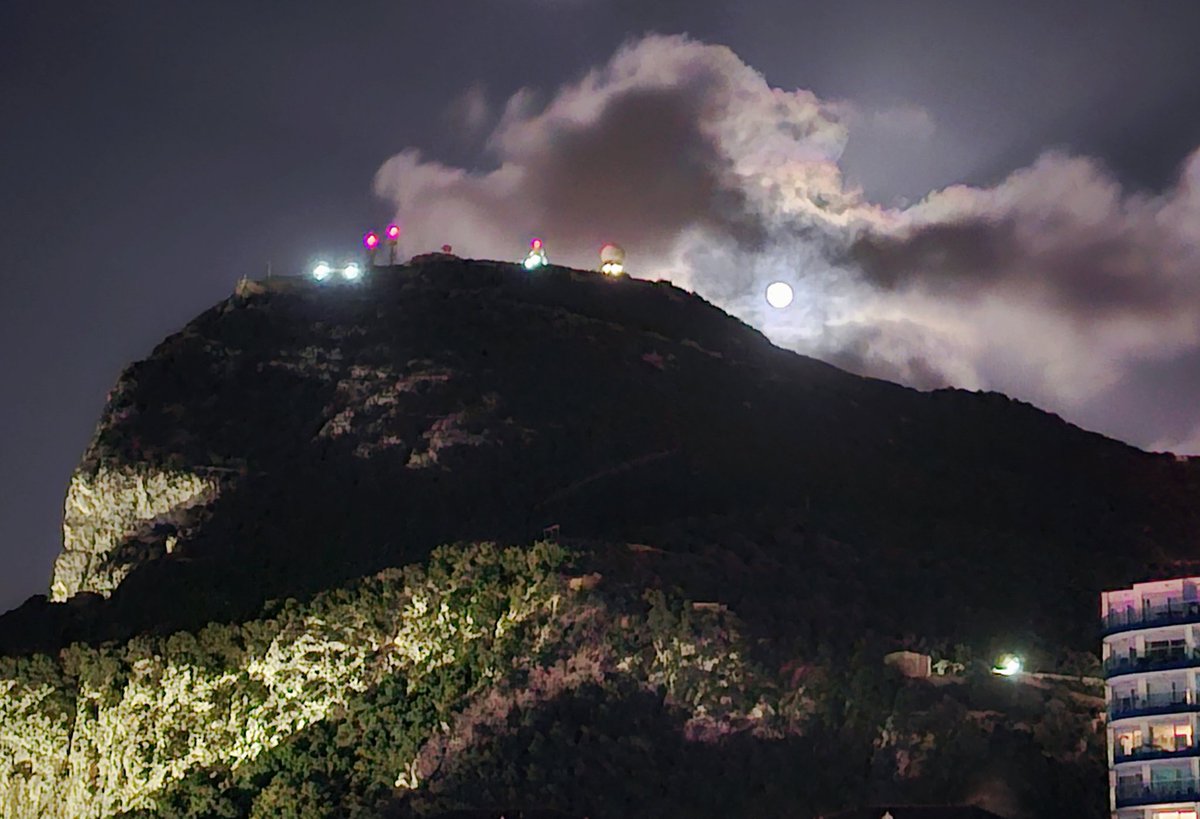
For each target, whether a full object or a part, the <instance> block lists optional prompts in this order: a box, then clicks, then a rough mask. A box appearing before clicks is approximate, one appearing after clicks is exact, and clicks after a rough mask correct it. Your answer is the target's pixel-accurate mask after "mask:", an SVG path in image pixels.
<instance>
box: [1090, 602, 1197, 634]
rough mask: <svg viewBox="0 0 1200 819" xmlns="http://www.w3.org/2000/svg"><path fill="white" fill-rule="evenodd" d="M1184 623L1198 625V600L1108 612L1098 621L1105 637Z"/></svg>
mask: <svg viewBox="0 0 1200 819" xmlns="http://www.w3.org/2000/svg"><path fill="white" fill-rule="evenodd" d="M1185 623H1200V600H1169V601H1167V604H1166V605H1163V606H1153V607H1150V608H1143V609H1141V610H1138V609H1125V610H1123V611H1110V612H1109V613H1108V616H1107V617H1103V618H1101V619H1100V628H1101V631H1102V633H1103V634H1104V636H1105V637H1107V636H1108V635H1110V634H1118V633H1120V632H1122V631H1136V630H1138V629H1142V628H1154V627H1156V626H1174V625H1182V624H1185Z"/></svg>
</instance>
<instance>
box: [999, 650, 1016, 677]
mask: <svg viewBox="0 0 1200 819" xmlns="http://www.w3.org/2000/svg"><path fill="white" fill-rule="evenodd" d="M992 673H993V674H998V675H1000V676H1001V677H1013V676H1016V675H1017V674H1020V673H1021V658H1020V657H1018V656H1016V655H1015V654H1006V655H1004V656H1003V657H1001V658H1000V662H998V663H996V665H995V667H994V668H993V669H992Z"/></svg>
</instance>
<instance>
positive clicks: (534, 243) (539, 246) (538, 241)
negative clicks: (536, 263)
mask: <svg viewBox="0 0 1200 819" xmlns="http://www.w3.org/2000/svg"><path fill="white" fill-rule="evenodd" d="M529 246H530V247H532V248H533V249H534V250H541V249H542V240H541V239H534V240H533V241H532V242H530V243H529Z"/></svg>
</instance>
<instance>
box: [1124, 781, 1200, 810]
mask: <svg viewBox="0 0 1200 819" xmlns="http://www.w3.org/2000/svg"><path fill="white" fill-rule="evenodd" d="M1196 801H1200V782H1197V781H1196V778H1195V777H1192V776H1185V777H1180V778H1178V779H1164V780H1161V781H1159V782H1119V783H1117V807H1118V808H1128V807H1133V806H1134V805H1158V804H1163V803H1167V802H1196Z"/></svg>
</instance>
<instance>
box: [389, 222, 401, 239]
mask: <svg viewBox="0 0 1200 819" xmlns="http://www.w3.org/2000/svg"><path fill="white" fill-rule="evenodd" d="M387 238H388V241H389V242H394V241H396V240H397V239H399V238H400V226H399V225H388V229H387Z"/></svg>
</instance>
